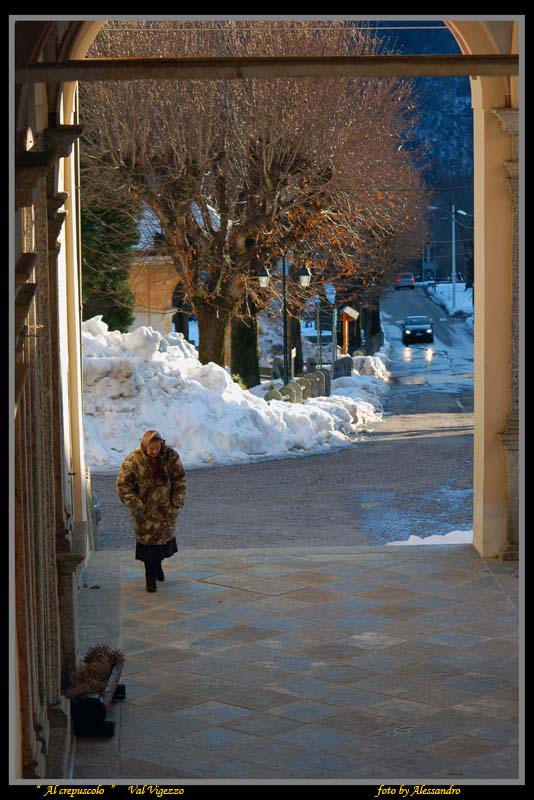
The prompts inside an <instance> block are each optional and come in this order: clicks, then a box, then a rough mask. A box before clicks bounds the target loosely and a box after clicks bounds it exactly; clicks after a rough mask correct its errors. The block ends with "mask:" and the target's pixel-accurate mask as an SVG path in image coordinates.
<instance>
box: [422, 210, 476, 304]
mask: <svg viewBox="0 0 534 800" xmlns="http://www.w3.org/2000/svg"><path fill="white" fill-rule="evenodd" d="M427 208H428V209H429V211H443V212H444V213H445V214H449V215H450V217H451V283H452V296H451V305H452V311H453V312H454V310H455V308H456V214H462V215H463V216H464V217H467V216H468V213H467V211H464V210H463V209H461V208H455V206H454V203H453V204H452V206H451V210H450V211H449V210H448V209H447V208H440V206H427Z"/></svg>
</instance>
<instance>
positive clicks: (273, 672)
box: [72, 545, 521, 785]
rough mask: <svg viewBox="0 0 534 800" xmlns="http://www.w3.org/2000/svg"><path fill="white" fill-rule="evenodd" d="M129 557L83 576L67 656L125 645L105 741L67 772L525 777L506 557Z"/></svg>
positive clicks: (81, 741)
mask: <svg viewBox="0 0 534 800" xmlns="http://www.w3.org/2000/svg"><path fill="white" fill-rule="evenodd" d="M164 569H165V575H166V578H165V582H164V583H159V584H158V590H157V592H156V593H154V594H149V593H147V592H146V591H145V586H144V573H143V568H142V565H141V564H140V563H138V562H135V561H134V559H133V550H132V548H130V549H129V550H119V549H114V550H105V551H104V550H100V551H95V552H93V553H91V554H90V556H89V558H88V560H87V563H86V564H85V566H84V567H83V569H82V584H81V588H80V591H79V595H78V602H79V620H80V653H81V655H83V654H84V653H85V651H86V650H87V648H88V647H89V646H91V645H93V644H95V643H96V642H99V641H107V642H109V643H110V644H112V645H113V646H115V647H116V646H120V647H121V648H122V649H123V650H124V652H125V654H126V661H125V665H124V670H123V673H122V676H121V682H123V683H124V684H125V686H126V699H125V700H122V701H117V702H116V703H114V704H113V706H112V707H111V709H110V712H109V713H108V719H114V720H115V721H116V723H117V724H116V731H115V735H114V736H113V737H112V738H105V739H104V738H96V737H94V738H91V737H88V738H82V737H78V739H77V742H76V755H75V759H74V767H73V775H72V777H73V779H85V780H86V781H87V782H96V783H98V782H100V783H102V782H103V783H105V782H106V781H108V782H111V781H113V782H116V781H120V780H121V779H124V780H128V781H137V782H140V783H146V782H149V781H151V782H158V783H164V782H167V783H179V784H180V785H181V784H184V783H187V782H190V783H195V782H201V783H202V782H203V781H215V782H219V781H228V780H230V781H235V782H239V781H243V782H247V781H255V780H273V781H277V780H278V781H279V782H282V783H283V782H284V781H286V780H294V781H297V782H298V781H306V780H307V781H312V782H314V781H319V780H321V781H322V780H326V781H330V780H347V781H349V782H368V783H382V782H386V781H393V780H402V781H403V782H404V783H406V784H410V783H421V782H424V781H425V780H426V781H429V780H434V781H435V782H443V783H444V784H446V783H447V784H448V783H455V784H462V783H463V782H467V783H468V782H469V781H471V782H472V783H477V782H478V781H480V780H490V781H503V782H504V783H514V782H517V781H519V780H520V779H521V772H520V764H519V738H520V730H521V724H520V722H521V720H520V713H519V711H520V703H519V699H518V683H519V681H518V674H519V644H518V614H519V612H518V595H519V592H518V584H519V580H518V565H517V564H516V563H501V562H498V561H496V560H484V559H481V558H480V557H479V556H478V554H477V553H476V551H475V550H474V549H473V548H472V547H471V546H470V545H446V546H443V545H442V546H418V547H417V546H416V547H412V546H410V547H394V546H393V547H392V546H381V547H379V546H358V547H298V548H297V547H293V548H291V547H285V548H284V547H271V548H267V547H265V548H248V549H239V550H235V549H232V550H222V549H219V550H211V549H202V550H181V551H180V552H179V553H178V554H177V555H176V556H174V557H173V558H172V559H169V560H167V561H165V562H164Z"/></svg>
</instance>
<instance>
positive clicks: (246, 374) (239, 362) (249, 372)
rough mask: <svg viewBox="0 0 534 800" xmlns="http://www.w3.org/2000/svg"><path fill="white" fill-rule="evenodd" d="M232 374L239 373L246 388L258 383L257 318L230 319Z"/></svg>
mask: <svg viewBox="0 0 534 800" xmlns="http://www.w3.org/2000/svg"><path fill="white" fill-rule="evenodd" d="M231 325H232V375H239V377H240V378H241V380H242V381H243V383H244V384H245V385H246V387H247V389H250V387H251V386H257V385H258V384H259V383H260V365H259V354H258V319H257V317H256V316H253V317H251V319H249V320H247V322H246V323H245V322H243V321H242V320H240V319H233V320H232V323H231Z"/></svg>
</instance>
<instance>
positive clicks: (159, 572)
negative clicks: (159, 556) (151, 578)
mask: <svg viewBox="0 0 534 800" xmlns="http://www.w3.org/2000/svg"><path fill="white" fill-rule="evenodd" d="M155 571H156V579H157V580H158V581H164V580H165V575H164V573H163V569H162V568H161V561H160V562H159V564H156V570H155Z"/></svg>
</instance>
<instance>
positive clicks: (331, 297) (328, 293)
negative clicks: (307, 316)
mask: <svg viewBox="0 0 534 800" xmlns="http://www.w3.org/2000/svg"><path fill="white" fill-rule="evenodd" d="M324 293H325V297H326V299H327V300H328V302H329V303H330V305H331V306H332V380H334V365H335V363H336V358H337V331H336V329H337V320H336V287H335V286H333V285H332V284H331V283H327V284H326V285H325V287H324Z"/></svg>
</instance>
